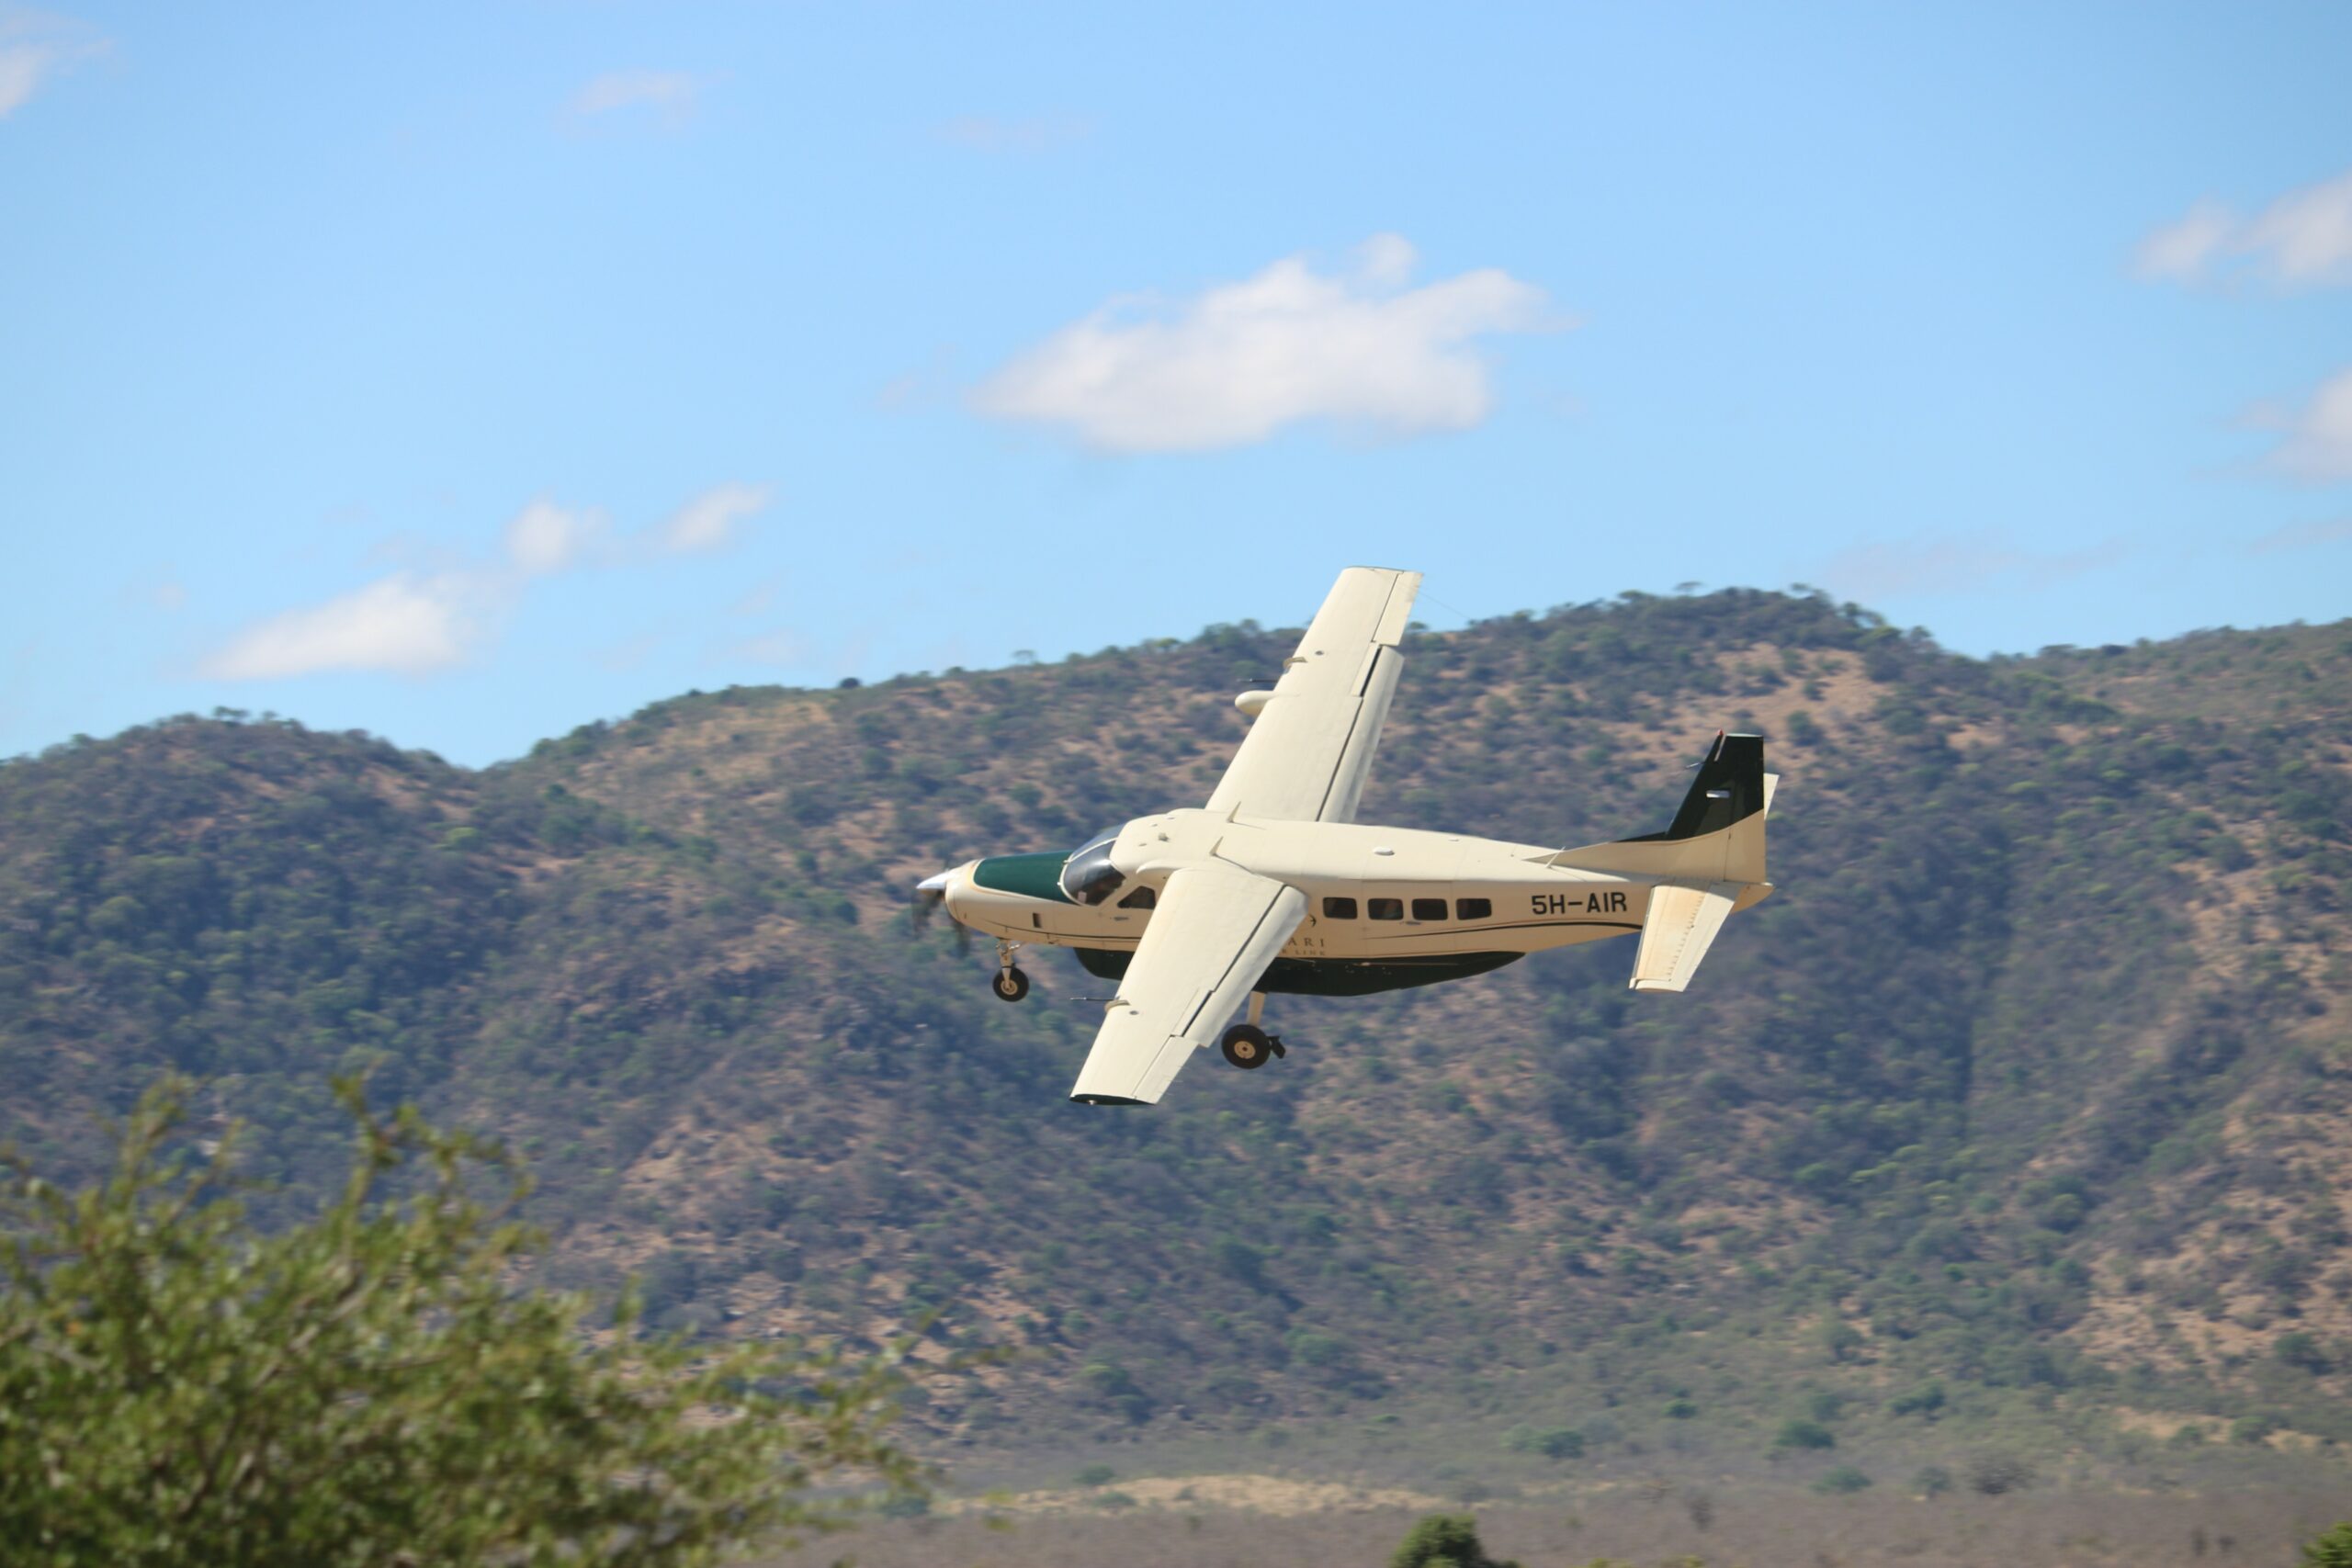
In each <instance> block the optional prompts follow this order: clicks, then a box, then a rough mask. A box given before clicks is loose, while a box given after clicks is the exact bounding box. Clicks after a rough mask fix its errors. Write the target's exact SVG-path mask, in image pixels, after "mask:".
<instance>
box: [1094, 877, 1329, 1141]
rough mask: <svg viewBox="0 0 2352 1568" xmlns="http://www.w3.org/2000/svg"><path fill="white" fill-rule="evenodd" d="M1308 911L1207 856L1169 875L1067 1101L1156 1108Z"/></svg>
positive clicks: (1287, 894) (1261, 880) (1266, 883)
mask: <svg viewBox="0 0 2352 1568" xmlns="http://www.w3.org/2000/svg"><path fill="white" fill-rule="evenodd" d="M1305 914H1306V895H1305V894H1303V893H1301V892H1300V891H1298V889H1296V888H1295V887H1290V886H1284V885H1283V884H1282V883H1280V882H1276V881H1274V880H1273V879H1272V878H1271V877H1265V876H1259V875H1256V874H1252V873H1250V872H1246V871H1243V870H1242V869H1241V868H1240V867H1239V866H1236V865H1228V864H1226V863H1223V862H1216V861H1212V862H1210V863H1207V864H1205V865H1193V866H1186V867H1185V868H1184V869H1183V870H1182V871H1179V872H1177V873H1175V874H1172V875H1171V876H1170V877H1169V879H1168V886H1167V887H1166V888H1165V889H1163V890H1162V891H1161V893H1160V895H1159V908H1156V909H1154V910H1153V911H1152V915H1151V923H1150V924H1149V925H1147V926H1146V927H1144V931H1143V941H1142V942H1138V943H1137V944H1136V955H1135V958H1134V959H1133V960H1132V961H1131V962H1130V963H1129V964H1127V974H1126V977H1125V979H1123V980H1121V981H1120V982H1119V994H1118V995H1117V996H1116V997H1115V998H1113V999H1112V1001H1111V1005H1110V1009H1109V1016H1107V1017H1106V1018H1104V1019H1103V1030H1102V1032H1100V1033H1099V1034H1097V1035H1095V1037H1094V1049H1093V1050H1091V1051H1090V1052H1088V1053H1087V1056H1086V1066H1084V1067H1082V1068H1080V1070H1079V1075H1078V1082H1077V1084H1076V1085H1075V1086H1074V1087H1072V1089H1070V1092H1069V1097H1070V1098H1071V1099H1072V1100H1085V1101H1087V1102H1088V1103H1090V1104H1093V1105H1152V1104H1157V1103H1158V1102H1159V1097H1160V1096H1161V1095H1162V1094H1164V1093H1166V1092H1167V1089H1168V1086H1169V1084H1170V1081H1172V1080H1173V1079H1174V1078H1175V1077H1176V1073H1177V1070H1178V1069H1179V1068H1181V1067H1182V1066H1183V1065H1184V1064H1185V1063H1186V1062H1187V1061H1189V1060H1191V1059H1192V1055H1193V1051H1194V1050H1195V1049H1196V1048H1198V1047H1200V1046H1203V1045H1206V1044H1208V1043H1211V1042H1213V1041H1215V1040H1216V1037H1217V1034H1218V1032H1219V1031H1220V1030H1222V1029H1223V1028H1224V1027H1225V1021H1226V1020H1227V1019H1228V1018H1231V1017H1232V1016H1233V1010H1234V1009H1235V1008H1237V1007H1239V1006H1240V1005H1241V1000H1242V998H1244V997H1246V996H1248V995H1249V994H1250V989H1251V988H1252V987H1255V986H1256V985H1257V984H1258V980H1259V977H1260V976H1262V975H1264V974H1265V972H1266V965H1268V964H1272V962H1273V961H1274V955H1275V954H1276V953H1280V952H1281V951H1282V947H1283V942H1288V941H1289V940H1290V933H1291V932H1292V931H1295V930H1296V929H1297V927H1298V922H1299V919H1300V918H1301V917H1302V916H1304V915H1305Z"/></svg>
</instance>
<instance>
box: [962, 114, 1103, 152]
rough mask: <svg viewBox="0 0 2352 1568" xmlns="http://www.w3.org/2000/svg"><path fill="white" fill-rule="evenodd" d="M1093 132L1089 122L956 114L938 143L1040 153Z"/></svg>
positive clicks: (998, 150)
mask: <svg viewBox="0 0 2352 1568" xmlns="http://www.w3.org/2000/svg"><path fill="white" fill-rule="evenodd" d="M1093 133H1094V122H1093V121H1092V120H1091V119H999V118H996V117H994V116H992V115H981V114H967V115H959V116H957V117H956V118H954V119H951V120H949V121H948V122H947V123H946V124H944V125H943V126H941V127H940V128H939V135H940V137H941V139H942V140H944V141H953V142H955V143H956V145H957V146H959V147H969V148H971V149H973V150H974V151H975V152H1046V151H1048V150H1049V149H1051V148H1054V147H1057V146H1060V145H1062V144H1063V143H1065V142H1070V141H1084V140H1085V139H1086V138H1087V137H1089V136H1091V135H1092V134H1093Z"/></svg>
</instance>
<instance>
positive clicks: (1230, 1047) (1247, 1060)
mask: <svg viewBox="0 0 2352 1568" xmlns="http://www.w3.org/2000/svg"><path fill="white" fill-rule="evenodd" d="M1265 1016H1266V993H1265V992H1263V991H1252V992H1250V1021H1249V1022H1247V1023H1237V1024H1235V1025H1234V1026H1233V1027H1232V1028H1231V1029H1228V1030H1227V1031H1226V1032H1225V1038H1224V1039H1222V1040H1219V1041H1218V1042H1217V1049H1218V1050H1219V1051H1221V1052H1223V1053H1224V1055H1225V1059H1226V1060H1227V1061H1228V1062H1231V1063H1232V1064H1233V1065H1234V1066H1237V1067H1241V1068H1244V1069H1250V1068H1257V1067H1262V1066H1265V1065H1266V1060H1267V1058H1268V1057H1270V1056H1287V1055H1290V1053H1289V1052H1288V1051H1286V1050H1284V1049H1283V1042H1282V1036H1280V1035H1278V1034H1269V1033H1267V1032H1265V1031H1264V1030H1262V1029H1261V1028H1259V1027H1258V1021H1259V1020H1260V1019H1261V1018H1263V1017H1265Z"/></svg>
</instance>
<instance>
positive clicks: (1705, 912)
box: [1549, 734, 1781, 991]
mask: <svg viewBox="0 0 2352 1568" xmlns="http://www.w3.org/2000/svg"><path fill="white" fill-rule="evenodd" d="M1780 782H1781V781H1780V777H1779V775H1777V774H1774V773H1766V772H1765V771H1764V738H1763V737H1762V736H1760V735H1723V734H1718V735H1717V736H1716V737H1715V743H1714V744H1713V746H1712V747H1710V748H1708V750H1707V755H1706V757H1705V759H1704V760H1703V761H1701V762H1700V763H1699V773H1698V776H1697V777H1696V778H1694V779H1692V780H1691V788H1690V790H1689V792H1688V793H1686V794H1685V795H1683V797H1682V805H1681V806H1680V807H1679V809H1677V810H1676V812H1675V813H1674V820H1673V821H1672V822H1671V823H1670V824H1668V827H1667V829H1666V830H1665V831H1664V832H1661V833H1645V834H1643V835H1642V836H1641V837H1640V838H1637V839H1620V840H1617V841H1616V842H1614V843H1608V844H1589V845H1587V846H1586V847H1585V848H1583V849H1580V850H1563V851H1561V852H1559V853H1558V854H1556V855H1553V856H1551V857H1549V858H1550V860H1551V863H1553V864H1555V865H1564V866H1575V867H1577V868H1578V869H1580V870H1585V871H1601V872H1612V873H1615V874H1620V875H1626V876H1645V877H1656V878H1657V879H1658V880H1657V886H1654V887H1653V888H1652V889H1651V890H1650V902H1649V913H1648V915H1647V916H1646V917H1645V919H1644V920H1643V922H1642V946H1641V952H1640V953H1638V954H1637V955H1636V956H1635V958H1634V977H1633V982H1632V984H1633V988H1634V990H1637V991H1679V990H1681V989H1682V988H1683V987H1686V986H1688V985H1689V984H1690V983H1691V976H1693V975H1694V974H1696V973H1697V972H1698V968H1699V961H1700V960H1701V959H1702V958H1704V957H1705V956H1706V955H1707V949H1708V947H1709V945H1710V944H1712V943H1713V942H1714V940H1715V933H1716V932H1717V931H1721V930H1723V925H1724V919H1725V918H1726V917H1728V916H1730V915H1731V914H1733V913H1735V912H1736V911H1737V910H1740V909H1745V908H1748V907H1749V906H1751V905H1754V904H1758V903H1761V902H1762V901H1763V900H1764V899H1765V897H1768V896H1769V895H1770V893H1771V891H1772V885H1771V884H1770V882H1769V881H1767V880H1766V879H1765V872H1764V821H1765V818H1767V817H1768V816H1769V815H1770V812H1771V809H1772V791H1773V786H1774V785H1776V784H1779V783H1780Z"/></svg>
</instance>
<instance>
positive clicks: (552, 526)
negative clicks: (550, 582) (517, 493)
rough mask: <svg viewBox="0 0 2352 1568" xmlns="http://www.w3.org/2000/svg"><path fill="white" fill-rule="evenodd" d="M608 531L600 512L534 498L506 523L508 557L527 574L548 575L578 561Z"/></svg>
mask: <svg viewBox="0 0 2352 1568" xmlns="http://www.w3.org/2000/svg"><path fill="white" fill-rule="evenodd" d="M604 536H605V517H604V513H600V512H567V511H565V510H564V509H563V508H562V507H560V506H558V505H556V504H555V503H554V502H551V501H546V500H540V501H534V502H531V504H530V505H528V506H526V507H525V508H523V510H522V511H520V512H518V513H515V517H514V520H513V521H512V522H510V523H508V524H507V525H506V558H507V559H508V560H509V561H511V562H513V563H514V565H515V570H517V571H520V572H522V573H523V574H524V575H525V576H526V577H544V576H546V575H547V574H548V573H549V572H557V571H561V570H564V569H566V568H567V567H571V566H573V565H576V564H578V562H579V561H580V560H581V558H582V557H583V556H585V555H586V554H587V553H588V551H589V550H591V549H592V548H594V547H595V546H596V545H597V544H598V543H599V542H601V541H602V540H603V538H604Z"/></svg>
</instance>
